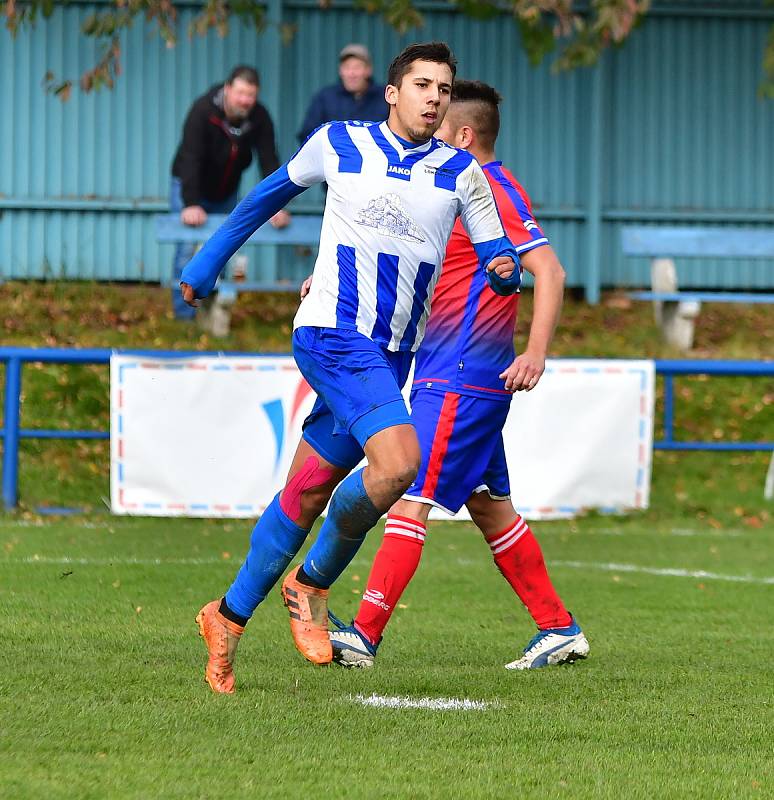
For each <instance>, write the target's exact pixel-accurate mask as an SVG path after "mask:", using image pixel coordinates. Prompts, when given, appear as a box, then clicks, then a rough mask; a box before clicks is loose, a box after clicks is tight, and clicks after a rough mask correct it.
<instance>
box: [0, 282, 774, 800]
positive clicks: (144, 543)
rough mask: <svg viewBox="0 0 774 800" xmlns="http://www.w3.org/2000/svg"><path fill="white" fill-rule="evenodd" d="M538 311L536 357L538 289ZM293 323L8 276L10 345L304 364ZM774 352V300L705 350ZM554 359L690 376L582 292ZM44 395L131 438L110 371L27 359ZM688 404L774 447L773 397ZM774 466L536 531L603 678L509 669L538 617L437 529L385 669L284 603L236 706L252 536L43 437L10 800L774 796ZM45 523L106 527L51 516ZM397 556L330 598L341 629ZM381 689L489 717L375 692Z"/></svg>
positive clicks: (255, 638)
mask: <svg viewBox="0 0 774 800" xmlns="http://www.w3.org/2000/svg"><path fill="white" fill-rule="evenodd" d="M522 303H523V307H522V311H521V314H520V316H521V322H520V333H519V336H518V337H517V346H519V344H520V343H523V341H524V335H525V331H526V330H527V328H528V324H529V319H530V313H531V309H530V306H531V297H530V293H529V292H527V293H525V296H524V297H523V298H522ZM296 304H297V301H296V299H295V298H294V297H293V296H291V295H281V296H276V297H274V296H272V297H261V296H258V295H255V296H250V297H244V298H241V297H240V301H239V305H238V306H237V309H236V312H235V314H234V319H233V328H232V333H231V335H230V336H229V337H228V339H226V340H223V341H221V340H213V339H212V338H211V337H208V336H207V335H205V334H202V332H201V331H199V330H198V329H197V328H196V327H195V326H191V325H187V326H186V325H182V324H180V323H177V322H175V321H174V320H173V319H171V313H170V311H169V300H168V295H167V293H166V292H164V291H161V290H159V289H158V288H152V287H142V286H135V287H117V286H114V287H110V286H101V285H100V286H98V285H95V284H78V283H41V284H34V283H25V284H22V283H12V282H9V283H6V284H4V285H2V286H0V308H3V309H4V311H6V313H5V315H3V317H2V318H0V336H1V337H2V343H3V344H7V345H29V346H49V347H55V346H68V347H72V346H81V347H125V348H163V349H168V348H176V349H194V350H208V349H209V350H211V349H225V350H242V351H245V350H247V351H264V352H265V351H272V350H287V348H288V345H289V334H290V326H291V320H292V315H293V312H294V310H295V307H296ZM773 347H774V327H772V326H771V320H770V312H769V311H768V309H766V308H765V307H763V306H761V307H759V308H752V307H751V308H749V309H745V310H744V311H743V312H741V313H740V311H739V310H738V309H737V308H736V307H731V306H719V305H716V306H712V305H710V306H707V307H706V308H705V309H703V310H702V313H701V317H700V320H699V324H698V325H697V347H696V350H695V351H694V352H693V353H692V354H691V355H692V356H694V357H698V358H741V359H745V358H747V359H762V358H770V357H771V353H772V351H773V350H772V348H773ZM552 355H560V356H580V357H594V356H599V357H637V358H642V357H645V358H659V357H661V358H675V357H680V354H679V353H676V352H673V351H670V350H669V349H668V348H667V347H665V346H664V345H663V344H662V343H661V341H660V337H659V333H658V330H657V328H656V327H655V325H654V324H653V320H652V312H651V309H650V308H649V307H648V305H647V304H644V303H643V304H632V303H630V302H628V301H626V299H625V298H624V297H623V296H621V295H618V294H616V293H609V294H606V295H605V296H604V297H603V302H602V303H601V304H600V305H598V306H588V305H586V304H585V303H582V302H579V301H578V300H577V299H574V298H573V297H572V296H571V295H568V298H567V302H566V304H565V311H564V316H563V320H562V322H561V325H560V328H559V330H558V331H557V336H556V339H555V342H554V347H553V350H552ZM2 372H3V370H2V367H1V366H0V380H2ZM23 390H24V395H23V398H24V401H23V407H22V425H23V427H29V428H35V427H39V428H53V427H69V428H72V429H75V428H97V429H106V428H107V427H108V417H109V407H108V372H107V369H106V368H105V367H93V366H84V367H67V366H60V365H26V366H25V367H24V377H23ZM661 391H662V387H661V386H660V385H659V387H658V395H659V398H660V393H661ZM676 399H677V407H676V420H677V431H678V436H679V437H680V438H684V439H689V438H690V439H705V440H712V439H729V440H740V439H748V440H756V439H759V440H763V439H771V437H772V430H773V429H774V423H773V422H772V420H773V419H774V417H773V416H772V407H773V406H774V386H773V385H772V383H771V381H766V380H754V379H746V378H725V379H712V380H707V379H706V378H704V377H701V376H700V377H696V378H685V379H680V380H679V382H678V383H677V385H676ZM657 408H660V405H659V404H657ZM658 419H659V418H658V417H657V425H656V435H657V436H659V435H660V433H661V431H660V427H659V423H658ZM768 463H769V456H768V454H766V453H664V452H656V453H655V454H654V462H653V482H652V492H651V505H650V509H649V510H648V511H645V512H640V513H637V514H632V515H631V516H628V517H601V516H597V515H589V516H587V517H583V518H580V519H578V520H576V521H573V522H553V523H536V524H535V526H534V528H535V531H536V533H537V535H538V538H539V539H540V541H541V542H542V544H543V548H544V551H545V554H546V557H547V561H548V564H549V569H550V571H551V573H552V575H553V577H554V580H555V583H556V585H557V588H558V589H559V591H560V593H561V594H562V596H563V597H564V599H565V601H566V602H567V604H568V606H569V607H570V608H571V609H572V610H573V611H574V612H575V614H576V615H577V617H578V619H579V621H580V622H581V624H582V625H583V627H584V629H585V631H586V633H587V635H588V637H589V640H590V642H591V647H592V651H591V657H590V658H589V659H588V660H587V661H585V662H582V663H579V664H576V665H574V666H572V667H566V668H560V669H545V670H540V671H536V672H532V673H527V674H523V673H516V674H514V673H510V672H507V671H506V670H504V669H503V666H502V665H503V664H504V663H506V662H507V661H510V660H512V659H513V658H514V657H515V656H516V655H517V654H518V653H519V652H520V651H521V649H522V648H523V646H524V645H525V644H526V642H527V641H528V640H529V638H530V637H531V635H532V633H533V627H532V624H531V621H530V620H529V618H528V616H527V614H526V612H525V611H524V610H523V609H522V608H521V607H520V605H519V604H518V603H517V602H516V601H515V600H514V598H513V596H512V594H511V592H510V589H509V588H508V586H507V585H506V584H505V582H504V581H503V580H502V578H501V577H500V576H499V574H498V573H497V571H496V570H495V568H494V566H493V565H492V562H491V557H490V555H489V552H488V548H487V547H486V546H485V545H484V543H483V542H482V541H481V539H480V537H479V535H478V534H476V533H475V532H474V531H473V529H472V528H471V527H470V526H469V525H466V524H464V523H458V524H436V523H434V524H432V525H431V528H430V535H429V536H428V542H427V545H426V547H425V556H424V562H423V565H422V566H421V568H420V570H419V573H418V575H417V578H416V580H415V582H414V583H413V584H412V585H411V586H410V587H409V590H408V592H407V593H406V595H405V597H404V600H403V603H402V605H403V606H404V607H400V608H399V609H398V610H397V611H396V614H395V617H394V619H393V623H392V624H391V627H390V628H389V629H388V632H387V638H386V640H385V643H384V645H383V647H382V649H381V650H380V652H379V657H378V661H377V666H376V668H375V669H374V670H372V671H361V672H345V671H343V670H340V669H338V668H336V667H329V668H316V667H313V666H312V665H310V664H307V663H306V662H304V661H303V659H302V658H301V656H300V655H299V654H298V653H297V652H296V651H295V649H294V648H293V645H292V642H291V639H290V634H289V631H288V629H287V621H286V616H285V611H284V609H283V608H282V605H281V602H280V598H279V594H278V592H277V591H275V592H273V593H272V594H271V595H270V597H269V598H268V599H267V601H266V602H265V603H264V605H263V606H262V607H261V608H260V609H259V611H258V613H257V614H256V617H255V619H254V620H253V621H252V622H251V624H250V628H249V630H248V633H247V635H246V636H245V639H244V640H243V642H242V645H241V649H240V655H239V660H238V663H237V680H238V694H237V695H235V696H233V697H223V696H214V695H213V694H212V693H211V692H210V690H209V689H208V688H207V686H206V685H205V684H204V682H203V679H202V677H203V667H204V661H205V651H204V647H203V645H202V643H201V642H200V640H199V638H198V635H197V631H196V627H195V625H194V621H193V620H194V616H195V614H196V612H197V611H198V609H199V607H200V606H201V605H202V604H203V603H204V602H206V601H208V600H210V599H212V598H214V597H216V596H218V595H220V594H222V592H223V591H224V590H225V589H226V588H227V586H228V584H229V583H230V581H231V579H232V578H233V576H234V573H235V571H236V569H237V567H238V565H239V563H240V561H241V558H242V556H243V553H244V551H245V548H246V546H247V541H248V537H249V531H250V527H251V526H250V523H249V522H239V521H231V522H223V521H202V520H167V519H128V518H113V517H110V516H109V515H108V514H107V513H106V512H105V510H104V505H103V498H105V497H106V496H107V495H108V493H109V485H108V465H109V451H108V448H107V444H106V443H105V442H59V441H46V442H41V441H28V440H26V441H24V442H23V443H22V447H21V459H20V483H19V490H20V506H19V509H18V511H16V512H15V513H3V512H0V612H2V613H0V800H6V798H8V800H17V798H19V799H22V798H35V799H36V800H37V798H67V799H68V800H69V799H70V798H76V799H78V800H79V799H80V798H95V800H96V799H99V800H102V798H143V800H145V798H186V799H187V798H215V797H219V798H224V800H231V799H232V798H242V797H245V798H248V797H249V798H274V797H276V798H283V800H295V798H306V799H307V800H318V798H328V797H347V798H379V799H380V800H381V798H429V797H433V798H435V797H438V798H458V797H459V798H498V799H499V798H506V797H508V798H510V797H514V798H519V797H524V798H533V797H535V798H541V799H542V798H552V797H557V798H558V797H562V798H565V797H567V796H572V797H581V798H583V797H593V798H607V797H610V798H615V799H616V800H621V798H682V797H690V798H705V797H706V798H713V800H714V798H726V797H734V798H747V797H751V798H764V797H771V796H774V775H773V774H772V773H773V771H774V770H773V769H772V768H773V767H774V746H773V745H772V741H774V736H773V735H772V731H774V714H773V713H772V697H773V696H774V674H772V663H773V661H774V626H772V623H771V616H772V609H774V602H773V601H774V583H772V579H773V577H774V564H773V563H772V560H773V559H772V553H773V552H774V547H773V545H774V523H773V522H772V517H773V509H772V503H771V502H767V501H765V500H764V499H763V481H764V476H765V474H766V469H767V466H768ZM47 505H48V506H50V505H71V506H77V507H80V508H83V509H86V510H87V512H88V513H86V514H84V515H82V516H76V517H71V518H53V517H46V516H41V515H40V514H39V513H38V509H39V507H40V506H47ZM380 538H381V531H380V530H377V531H375V532H373V533H372V534H371V535H370V536H369V539H368V540H367V541H366V544H365V546H364V548H363V550H362V551H361V553H360V554H359V555H358V557H357V559H356V561H355V563H354V564H353V565H352V567H351V568H350V569H349V571H348V572H346V573H345V574H344V576H343V577H342V579H341V581H340V582H339V583H338V584H337V585H336V586H335V587H334V590H333V600H332V607H333V609H334V610H335V611H336V612H337V613H338V614H339V615H340V616H342V617H344V618H347V619H348V618H349V617H350V616H352V614H353V613H354V611H355V609H356V607H357V602H358V598H359V595H360V593H361V592H362V588H363V585H364V582H365V579H366V577H367V574H368V569H369V565H370V559H371V557H372V556H373V553H374V552H375V550H376V547H377V546H378V543H379V540H380ZM705 573H708V574H705ZM373 695H376V696H377V697H380V698H411V699H413V700H421V699H422V698H431V699H438V698H446V699H457V700H463V699H467V700H470V701H475V702H478V703H481V704H486V705H485V706H484V707H481V708H478V709H473V710H445V711H438V710H432V709H430V708H385V707H372V706H364V705H362V704H360V702H359V701H358V700H357V697H358V696H362V697H365V698H369V697H372V696H373Z"/></svg>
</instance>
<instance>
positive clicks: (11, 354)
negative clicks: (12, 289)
mask: <svg viewBox="0 0 774 800" xmlns="http://www.w3.org/2000/svg"><path fill="white" fill-rule="evenodd" d="M113 352H122V353H132V354H136V355H140V356H147V357H150V358H193V357H196V356H206V355H210V356H212V355H220V353H204V352H190V351H189V352H187V351H180V352H177V351H169V350H121V351H119V350H115V351H114V350H110V349H107V348H93V349H84V350H77V349H65V348H63V349H57V348H34V347H0V362H5V365H6V366H5V397H4V426H5V427H4V428H2V429H0V439H3V440H4V443H3V474H2V495H3V497H2V499H3V504H4V506H5V508H6V509H13V508H15V507H16V503H17V499H18V481H19V443H20V441H21V440H22V439H109V438H110V432H109V431H97V430H86V431H77V430H61V429H60V430H41V429H30V428H22V427H21V387H22V364H25V363H40V362H45V363H50V364H52V363H53V364H108V363H109V362H110V356H111V354H112V353H113ZM230 355H245V354H243V353H231V354H230ZM249 355H252V356H254V355H255V354H254V353H250V354H249ZM264 355H267V356H268V355H270V354H268V353H266V354H264ZM274 355H277V354H274ZM282 355H287V353H283V354H282ZM655 364H656V374H657V375H662V376H663V377H664V411H663V413H664V438H663V439H659V440H655V441H654V442H653V447H654V449H656V450H751V451H774V441H771V442H715V441H713V442H690V441H689V442H680V441H676V440H675V439H674V386H673V382H674V378H675V376H678V375H747V376H754V377H772V376H774V361H708V360H703V361H702V360H700V361H696V360H676V361H670V360H657V361H656V362H655Z"/></svg>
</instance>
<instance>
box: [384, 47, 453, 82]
mask: <svg viewBox="0 0 774 800" xmlns="http://www.w3.org/2000/svg"><path fill="white" fill-rule="evenodd" d="M415 61H432V62H433V63H434V64H446V66H448V67H449V69H450V70H451V74H452V82H453V81H454V76H455V75H456V74H457V59H456V58H455V57H454V53H452V51H451V48H450V47H449V45H448V44H446V42H420V43H418V44H410V45H409V46H408V47H407V48H406V49H405V50H403V51H402V52H400V53H398V55H397V56H395V58H394V59H393V60H392V64H390V68H389V69H388V70H387V83H388V84H389V85H390V86H397V87H398V88H399V89H400V84H401V82H402V81H403V76H404V75H405V74H406V73H407V72H408V71H409V70H410V69H411V65H412V64H413V63H414V62H415Z"/></svg>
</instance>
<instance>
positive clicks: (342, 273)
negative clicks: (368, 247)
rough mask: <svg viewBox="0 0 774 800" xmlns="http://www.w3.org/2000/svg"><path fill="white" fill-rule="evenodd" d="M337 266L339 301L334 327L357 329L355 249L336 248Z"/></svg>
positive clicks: (340, 246)
mask: <svg viewBox="0 0 774 800" xmlns="http://www.w3.org/2000/svg"><path fill="white" fill-rule="evenodd" d="M336 260H337V262H338V265H339V299H338V302H337V303H336V327H337V328H351V329H355V328H357V306H358V298H357V266H356V264H355V248H354V247H347V246H346V245H343V244H340V245H339V246H338V247H337V248H336Z"/></svg>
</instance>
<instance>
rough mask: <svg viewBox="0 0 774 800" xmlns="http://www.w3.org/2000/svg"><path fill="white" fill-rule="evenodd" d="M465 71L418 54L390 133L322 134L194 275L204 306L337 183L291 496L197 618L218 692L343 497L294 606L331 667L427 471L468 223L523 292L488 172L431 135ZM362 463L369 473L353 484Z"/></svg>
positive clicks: (491, 260) (419, 48)
mask: <svg viewBox="0 0 774 800" xmlns="http://www.w3.org/2000/svg"><path fill="white" fill-rule="evenodd" d="M455 71H456V62H455V60H454V57H453V55H452V53H451V51H450V50H449V48H448V46H447V45H446V44H444V43H438V42H432V43H428V44H419V45H412V46H410V47H408V48H406V49H405V50H404V51H403V52H402V53H400V54H399V55H398V56H397V57H396V58H395V60H394V61H393V62H392V64H391V65H390V69H389V73H388V81H387V83H388V85H387V88H386V90H385V99H386V100H387V103H388V104H389V106H390V114H389V118H388V119H387V121H386V122H383V123H367V122H333V123H328V124H326V125H323V126H322V127H321V128H318V129H317V131H315V132H314V133H313V134H312V135H311V136H310V137H309V138H308V139H307V141H306V143H305V144H304V145H302V147H301V149H300V150H299V151H298V152H297V153H296V155H295V156H293V158H291V159H290V161H289V162H288V163H287V164H286V165H285V166H283V167H280V169H279V170H277V172H275V173H274V174H272V175H271V176H269V177H268V178H266V179H265V180H263V181H262V182H261V183H260V184H258V186H257V187H256V188H255V189H253V191H252V192H251V193H250V194H249V195H248V196H247V197H246V198H245V199H244V200H243V201H242V203H240V205H239V206H238V207H237V208H236V209H235V210H234V212H233V213H232V214H231V215H230V217H229V218H228V220H227V221H226V222H225V223H224V224H223V226H222V227H221V228H220V229H219V230H218V231H217V232H216V233H215V234H214V235H213V236H212V237H211V239H210V240H209V241H208V242H207V243H206V244H205V246H204V247H203V248H202V249H201V250H200V251H199V253H198V254H197V255H196V256H195V257H194V259H193V260H192V261H191V262H190V263H189V264H188V266H187V267H186V268H185V270H184V271H183V275H182V280H181V287H182V290H183V296H184V298H185V299H186V301H187V302H191V303H195V302H196V298H199V297H203V296H205V295H206V294H207V293H208V292H210V291H211V290H212V288H213V286H214V284H215V281H216V279H217V276H218V274H219V273H220V271H221V269H222V268H223V266H224V264H225V263H226V261H227V260H228V258H229V257H230V256H231V255H232V254H233V253H234V252H235V251H236V250H237V249H238V248H239V247H240V246H241V245H242V244H243V243H244V242H245V241H246V240H247V238H248V237H249V236H250V234H251V233H252V232H253V231H254V230H255V229H256V228H258V227H259V226H260V225H262V224H263V223H265V222H266V221H267V220H268V219H269V218H270V217H271V216H272V215H273V214H274V213H276V211H277V210H278V209H280V208H284V207H285V205H286V204H287V203H288V201H289V200H290V199H291V198H292V197H294V196H296V195H298V194H300V193H301V192H302V191H304V189H306V188H307V187H308V186H310V185H311V184H313V183H316V182H320V181H325V182H326V183H327V184H328V194H327V198H326V204H325V213H324V216H323V226H322V232H321V235H320V248H319V252H318V256H317V261H316V263H315V267H314V272H313V275H314V283H313V286H312V290H311V292H310V294H309V296H308V297H307V298H306V299H305V300H304V302H303V303H302V305H301V307H300V309H299V311H298V314H297V315H296V319H295V323H294V333H293V354H294V356H295V359H296V363H297V364H298V366H299V369H300V370H301V372H302V374H303V375H304V377H305V378H306V379H307V381H308V382H309V384H310V385H311V387H312V388H313V389H314V390H315V391H316V392H317V395H318V399H317V402H316V403H315V405H314V408H313V410H312V413H311V414H310V416H309V417H308V418H307V419H306V421H305V423H304V433H303V438H302V440H301V442H300V443H299V445H298V449H297V451H296V454H295V457H294V460H293V463H292V465H291V468H290V472H289V475H288V479H287V482H286V485H285V487H284V489H283V490H282V491H281V492H280V493H279V494H278V495H277V496H276V497H275V498H274V500H273V501H272V502H271V504H270V505H269V507H268V508H267V509H266V511H265V512H264V513H263V515H262V516H261V518H260V520H259V521H258V523H257V524H256V526H255V529H254V530H253V534H252V536H251V539H250V549H249V552H248V554H247V558H246V559H245V562H244V564H243V565H242V567H241V569H240V570H239V573H238V574H237V576H236V579H235V580H234V582H233V584H232V585H231V587H230V588H229V590H228V591H227V592H226V594H225V596H224V597H223V598H222V599H221V600H214V601H212V602H211V603H208V604H207V605H205V606H204V608H202V609H201V611H200V612H199V615H198V616H197V622H198V624H199V631H200V633H201V635H202V636H203V637H204V639H205V643H206V645H207V649H208V654H209V659H208V663H207V667H206V670H205V678H206V680H207V682H208V683H209V685H210V687H211V688H212V689H213V690H214V691H216V692H232V691H233V690H234V674H233V662H234V656H235V653H236V647H237V644H238V642H239V638H240V636H241V635H242V632H243V631H244V627H245V625H246V623H247V621H248V620H249V618H250V617H251V616H252V614H253V612H254V611H255V609H256V607H257V606H258V604H259V603H260V602H261V601H262V600H263V599H264V597H265V596H266V593H267V592H268V591H269V590H270V589H271V587H272V586H274V584H275V583H276V582H277V580H278V579H279V577H280V576H281V575H282V574H283V572H284V571H285V569H286V568H287V566H288V565H289V564H290V561H291V560H292V559H293V557H294V556H295V554H296V553H297V552H298V550H299V549H300V547H301V545H302V544H303V542H304V540H305V539H306V537H307V535H308V533H309V531H310V529H311V527H312V525H313V523H314V522H315V520H316V519H317V517H318V516H319V514H320V513H321V512H322V511H323V509H324V508H325V506H326V505H327V503H328V500H329V499H330V508H329V512H328V516H327V517H326V520H325V522H324V523H323V525H322V528H321V529H320V532H319V534H318V536H317V539H316V541H315V543H314V545H313V546H312V548H311V550H310V551H309V554H308V555H307V557H306V559H305V561H304V562H303V564H301V565H300V566H299V567H297V568H296V569H294V570H293V571H292V572H291V573H290V574H289V575H288V576H287V577H286V578H285V580H284V582H283V584H282V595H283V598H284V600H285V604H286V606H287V607H288V611H289V613H290V625H291V631H292V633H293V638H294V640H295V643H296V646H297V647H298V649H299V650H300V652H301V653H302V654H303V655H304V657H305V658H307V659H308V660H310V661H312V662H314V663H318V664H324V663H328V662H330V661H331V659H332V657H333V653H332V648H331V643H330V640H329V638H328V630H327V595H328V588H329V587H330V585H331V584H332V583H333V581H335V580H336V578H337V577H338V576H339V574H341V572H342V571H343V570H344V568H345V567H346V566H347V564H348V563H349V562H350V561H351V559H352V557H353V556H354V554H355V552H356V551H357V549H358V548H359V546H360V544H361V543H362V541H363V539H364V538H365V535H366V533H367V532H368V530H369V529H370V528H372V527H373V526H374V525H375V524H376V522H377V520H378V519H379V518H380V517H381V515H382V514H383V513H384V512H385V511H387V510H388V509H389V508H390V506H391V505H392V504H393V503H394V502H395V501H396V500H398V499H399V498H400V497H401V495H402V494H403V493H404V492H405V491H406V490H407V489H408V487H409V486H410V485H411V483H412V481H413V480H414V478H415V477H416V475H417V471H418V469H419V463H420V448H419V442H418V440H417V435H416V433H415V431H414V426H413V424H412V422H411V419H410V417H409V414H408V411H407V409H406V406H405V403H404V401H403V398H402V395H401V387H402V386H403V384H404V383H405V381H406V378H407V376H408V372H409V367H410V365H411V362H412V360H413V353H414V351H415V350H416V349H417V347H418V346H419V343H420V342H421V340H422V336H423V334H424V329H425V321H426V318H427V314H428V311H429V308H430V297H431V295H432V293H433V288H434V286H435V283H436V280H437V278H438V274H439V273H440V269H441V264H442V262H443V256H444V252H445V250H446V245H447V242H448V240H449V236H450V235H451V231H452V228H453V226H454V223H455V221H456V219H457V218H459V219H460V220H461V221H462V224H463V226H464V228H465V230H466V231H467V232H468V235H469V237H470V241H471V242H473V245H472V246H473V248H474V250H475V252H476V259H477V263H478V264H479V269H480V271H481V276H482V279H483V280H484V281H485V282H486V283H488V284H489V285H491V286H492V287H493V288H494V290H495V291H497V292H501V293H503V294H513V293H514V292H516V291H517V290H518V286H519V282H520V272H519V270H518V269H517V268H516V266H517V264H518V256H517V254H516V251H515V250H514V248H513V245H512V244H511V242H510V241H509V240H508V238H507V236H506V235H505V231H504V229H503V226H502V223H501V221H500V218H499V216H498V214H497V207H496V205H495V202H494V197H493V195H492V190H491V188H490V185H489V183H488V182H487V179H486V177H485V176H484V173H483V172H482V170H481V167H480V166H479V164H478V163H477V162H476V160H475V159H474V158H473V156H471V155H470V154H469V153H467V152H466V151H465V150H462V149H460V150H457V149H455V148H453V147H450V146H449V145H446V144H444V143H443V142H440V141H438V140H436V139H434V138H433V134H434V133H435V131H436V130H437V128H438V126H439V125H440V124H441V122H442V121H443V117H444V114H445V113H446V110H447V108H448V105H449V99H450V95H451V89H452V84H453V81H454V74H455ZM364 454H365V456H366V458H367V460H368V465H367V466H366V467H365V468H364V469H360V470H358V471H356V472H354V473H352V474H351V475H350V474H349V473H350V471H351V470H352V469H353V467H355V466H356V465H357V464H358V463H359V462H360V461H361V460H362V458H363V455H364ZM339 482H341V485H339V486H338V488H337V489H336V491H335V493H334V491H333V490H334V488H335V487H336V486H337V484H339ZM331 495H333V496H332V497H331Z"/></svg>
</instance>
